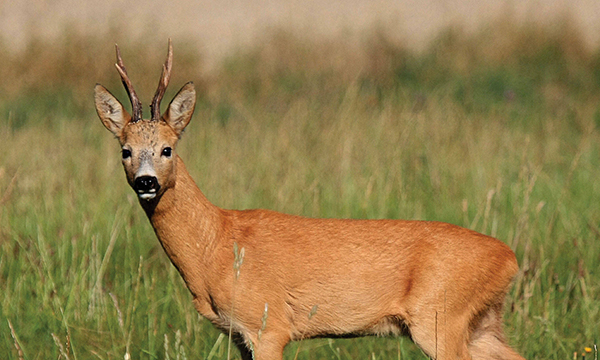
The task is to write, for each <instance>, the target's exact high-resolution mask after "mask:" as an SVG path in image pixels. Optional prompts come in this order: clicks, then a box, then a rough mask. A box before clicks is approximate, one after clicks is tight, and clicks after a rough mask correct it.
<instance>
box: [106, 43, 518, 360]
mask: <svg viewBox="0 0 600 360" xmlns="http://www.w3.org/2000/svg"><path fill="white" fill-rule="evenodd" d="M117 56H118V65H117V67H118V69H119V73H120V74H121V76H122V78H123V82H124V83H125V85H126V87H127V89H128V92H129V96H130V98H131V99H132V103H133V107H134V110H133V113H134V117H133V118H132V117H131V116H130V115H129V114H128V113H127V112H126V111H125V110H124V109H123V107H122V105H121V104H120V103H119V102H118V100H116V99H115V98H114V97H113V96H112V95H111V94H110V93H109V92H108V91H107V90H106V89H104V88H103V87H102V86H100V85H97V86H96V108H97V111H98V115H99V116H100V119H101V120H102V122H103V123H104V125H105V126H106V127H107V128H108V129H109V130H111V132H113V133H114V134H115V135H116V136H117V138H118V139H119V141H120V143H121V146H122V147H123V164H124V167H125V172H126V175H127V179H128V181H129V183H130V184H131V186H132V187H133V188H134V190H135V191H136V192H137V193H138V197H139V201H140V204H141V205H142V207H143V209H144V210H145V212H146V214H147V215H148V218H149V219H150V222H151V224H152V226H153V228H154V231H155V233H156V235H157V237H158V239H159V241H160V243H161V244H162V246H163V248H164V250H165V252H166V253H167V255H168V256H169V258H170V260H171V261H172V263H173V264H174V266H175V267H176V268H177V269H178V271H179V273H180V274H181V276H182V277H183V279H184V281H185V283H186V285H187V287H188V289H189V290H190V292H191V294H192V296H193V302H194V306H195V307H196V309H197V310H198V312H199V313H200V314H201V315H203V316H204V317H206V318H207V319H209V320H210V321H211V322H212V323H213V324H214V325H215V326H217V327H218V328H220V329H221V330H222V331H225V332H227V331H229V328H230V327H231V329H232V331H233V333H234V334H235V338H236V343H237V345H238V347H239V348H240V351H241V354H242V358H243V359H252V358H254V359H257V360H267V359H281V358H282V354H283V349H284V347H285V345H286V344H287V343H288V342H289V341H291V340H299V339H303V338H310V337H322V336H363V335H408V336H410V337H411V338H412V339H413V340H414V341H415V343H417V345H419V346H420V347H421V348H422V349H423V351H425V353H427V355H429V356H430V357H432V358H434V359H471V358H472V359H522V358H521V357H520V356H519V355H518V354H517V353H516V352H514V350H512V349H511V348H510V347H509V346H508V345H506V343H505V341H504V339H503V332H502V306H503V302H504V296H505V294H506V292H507V290H508V288H509V286H510V283H511V280H512V278H513V277H514V275H515V274H516V272H517V271H518V267H517V262H516V258H515V256H514V253H513V252H512V251H511V250H510V248H509V247H508V246H506V245H505V244H504V243H502V242H500V241H499V240H496V239H494V238H491V237H488V236H485V235H482V234H479V233H476V232H474V231H471V230H467V229H464V228H460V227H458V226H454V225H450V224H446V223H440V222H425V221H401V220H342V219H311V218H305V217H300V216H292V215H286V214H282V213H277V212H274V211H268V210H244V211H238V210H225V209H221V208H218V207H216V206H215V205H213V204H211V203H210V202H209V201H208V199H207V198H206V197H205V196H204V195H203V194H202V192H201V191H200V189H199V188H198V187H197V186H196V184H195V183H194V181H193V179H192V178H191V176H190V175H189V173H188V172H187V170H186V168H185V165H184V164H183V161H182V160H181V159H180V158H179V157H178V156H177V155H176V154H174V153H173V152H174V149H175V145H176V143H177V141H178V139H179V135H180V134H181V131H182V130H183V128H185V126H187V124H188V122H189V120H190V119H191V116H192V113H193V110H194V104H195V92H194V90H193V86H192V85H191V84H186V85H185V86H184V87H183V88H182V90H180V92H179V93H178V94H177V95H176V96H175V98H174V100H173V101H172V102H171V104H170V105H169V109H168V110H167V112H166V113H165V114H164V115H162V116H161V117H160V118H158V117H157V115H156V113H158V112H156V111H155V109H156V108H158V107H159V106H160V98H162V94H164V88H162V89H161V87H163V86H164V87H166V83H168V73H169V71H170V62H171V60H170V58H171V56H172V50H171V46H170V44H169V55H168V58H167V62H166V64H165V67H164V71H163V76H162V79H161V83H160V85H159V90H157V95H156V96H155V100H154V101H153V119H152V120H141V118H137V119H136V113H137V114H140V115H141V110H137V109H136V106H139V101H138V104H137V105H136V100H134V99H137V96H136V95H135V92H134V91H133V87H132V86H131V84H130V82H129V79H128V78H127V74H126V71H125V68H124V66H123V65H122V61H121V59H120V55H119V54H118V50H117ZM165 73H167V75H166V81H165ZM161 93H162V94H161ZM157 97H158V101H156V98H157ZM158 116H160V115H158ZM138 117H139V115H138ZM165 149H168V151H167V150H165ZM251 349H252V350H251Z"/></svg>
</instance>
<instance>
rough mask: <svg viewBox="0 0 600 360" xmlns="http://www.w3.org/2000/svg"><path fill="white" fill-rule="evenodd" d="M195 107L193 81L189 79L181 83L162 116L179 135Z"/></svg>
mask: <svg viewBox="0 0 600 360" xmlns="http://www.w3.org/2000/svg"><path fill="white" fill-rule="evenodd" d="M195 107H196V90H195V89H194V83H192V82H191V81H190V82H189V83H187V84H185V85H183V87H182V88H181V90H179V92H178V93H177V95H175V97H174V98H173V100H172V101H171V103H170V104H169V108H168V109H167V111H166V113H165V114H164V115H163V117H162V118H163V120H164V121H165V122H166V123H167V124H169V126H170V127H171V128H173V130H175V133H177V136H180V135H181V132H182V131H183V129H185V127H186V126H187V125H188V124H189V122H190V120H191V119H192V114H193V113H194V108H195Z"/></svg>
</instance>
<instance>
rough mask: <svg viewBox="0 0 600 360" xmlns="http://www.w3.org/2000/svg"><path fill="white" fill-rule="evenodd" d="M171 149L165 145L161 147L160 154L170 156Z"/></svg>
mask: <svg viewBox="0 0 600 360" xmlns="http://www.w3.org/2000/svg"><path fill="white" fill-rule="evenodd" d="M171 151H172V149H171V148H170V147H166V148H164V149H163V151H162V155H163V156H167V157H170V156H171Z"/></svg>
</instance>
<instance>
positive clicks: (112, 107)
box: [94, 84, 131, 137]
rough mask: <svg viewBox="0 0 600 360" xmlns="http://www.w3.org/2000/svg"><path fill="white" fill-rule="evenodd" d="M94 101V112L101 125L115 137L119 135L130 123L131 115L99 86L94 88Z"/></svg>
mask: <svg viewBox="0 0 600 360" xmlns="http://www.w3.org/2000/svg"><path fill="white" fill-rule="evenodd" d="M94 100H95V102H96V112H97V113H98V117H99V118H100V120H102V124H104V126H105V127H106V128H107V129H108V130H109V131H110V132H111V133H113V134H114V135H115V136H116V137H119V136H120V135H121V131H122V130H123V128H124V127H125V125H127V123H129V121H131V115H129V113H128V112H127V110H125V108H123V105H122V104H121V103H120V102H119V100H117V98H115V97H114V96H113V94H111V93H110V92H109V91H108V90H106V88H105V87H104V86H102V85H100V84H96V87H95V88H94Z"/></svg>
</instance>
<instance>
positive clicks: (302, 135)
mask: <svg viewBox="0 0 600 360" xmlns="http://www.w3.org/2000/svg"><path fill="white" fill-rule="evenodd" d="M504 20H506V19H503V20H502V21H498V22H497V23H492V24H490V25H489V26H487V27H484V28H481V29H480V30H479V31H477V32H475V33H470V34H468V33H465V32H463V31H461V30H460V27H453V28H449V29H447V30H444V31H442V32H440V34H439V36H437V37H436V39H435V40H433V41H432V42H431V43H430V44H428V45H427V46H425V47H424V49H423V50H422V51H415V50H412V49H409V48H407V47H405V46H403V44H402V42H401V41H399V40H393V39H395V38H396V37H395V36H391V35H393V34H390V33H389V32H387V31H386V30H385V29H374V30H373V31H372V32H370V33H368V34H364V36H363V37H362V38H361V39H360V40H359V41H348V40H346V39H344V38H331V39H314V38H307V37H303V36H302V35H300V34H298V33H295V32H293V31H286V30H285V29H284V30H282V29H274V30H269V31H266V32H265V35H264V38H262V39H258V40H257V42H256V44H255V45H253V46H251V47H247V48H240V49H239V50H238V51H236V52H234V53H233V54H232V55H230V56H229V57H227V58H226V59H224V60H223V61H222V62H221V63H220V65H219V66H218V67H217V69H215V70H214V71H212V72H210V73H206V72H204V71H203V70H202V69H203V66H202V63H203V58H202V54H201V51H200V46H198V44H196V43H194V42H192V41H189V40H185V39H173V40H174V49H175V61H174V67H173V77H172V79H171V87H170V89H169V90H168V91H167V94H166V96H165V99H170V98H171V97H172V96H173V95H174V93H175V91H177V89H179V87H180V86H181V85H183V83H184V82H186V81H189V80H193V81H194V82H195V84H196V87H197V89H198V90H199V95H198V105H197V107H196V113H195V116H194V118H193V119H192V121H191V123H190V126H188V128H187V129H186V132H185V133H184V135H183V138H182V140H181V142H180V143H179V148H178V149H177V150H178V152H179V154H180V156H181V157H182V158H183V159H184V161H185V163H186V165H187V168H188V170H189V171H190V173H191V175H192V176H193V177H194V179H195V180H196V182H197V184H198V186H199V187H200V189H202V191H203V192H204V193H205V194H206V195H207V197H208V198H209V199H210V200H211V201H212V202H213V203H215V204H216V205H218V206H221V207H224V208H236V209H247V208H268V209H272V210H277V211H282V212H287V213H291V214H298V215H304V216H311V217H343V218H370V219H377V218H392V219H424V220H437V221H445V222H450V223H453V224H457V225H460V226H464V227H467V228H471V229H474V230H476V231H479V232H482V233H485V234H488V235H491V236H494V237H497V238H499V239H501V240H502V241H504V242H506V243H507V244H508V245H509V246H511V247H512V249H513V250H514V251H515V252H516V254H517V258H518V261H519V264H520V268H521V271H520V273H519V274H518V276H517V278H516V279H515V281H514V285H513V287H512V288H511V291H510V292H509V294H508V296H507V302H506V314H505V325H506V332H507V336H508V338H509V343H510V344H511V345H512V346H514V347H515V348H516V349H518V351H519V352H520V353H521V354H522V355H523V356H525V357H526V358H527V359H571V358H573V352H575V351H577V352H578V353H579V354H581V351H582V350H583V349H584V347H586V346H588V347H589V346H592V344H594V343H596V344H597V343H598V342H599V338H600V270H599V268H600V266H599V265H600V206H598V204H600V181H599V180H598V179H600V151H599V150H600V96H599V95H600V52H599V51H598V49H590V48H588V47H587V46H586V45H585V44H584V42H583V40H582V36H581V35H580V34H579V32H578V29H577V27H576V26H575V25H574V24H572V23H571V22H569V21H568V19H565V20H564V21H563V22H561V23H560V24H558V25H556V24H555V26H553V27H550V26H548V27H544V26H535V25H532V24H515V23H512V22H510V21H504ZM122 36H123V35H122V34H121V33H120V32H119V31H118V27H116V28H115V29H114V30H112V31H111V32H109V34H108V36H102V37H90V36H87V35H83V34H80V33H78V32H77V31H76V30H74V29H65V35H64V36H63V37H61V38H60V39H58V40H55V41H41V40H38V41H35V40H34V41H32V42H31V44H30V45H29V46H28V47H27V48H26V49H25V50H24V51H23V52H21V53H12V52H11V51H10V49H7V48H6V47H5V46H3V45H2V43H1V42H0V62H1V63H2V64H3V66H2V67H0V78H1V79H2V82H0V291H1V295H0V335H1V336H0V357H1V358H3V359H63V360H65V359H123V358H125V359H178V360H179V359H227V347H228V342H227V339H226V338H224V337H223V336H220V335H219V332H218V331H217V330H216V329H214V328H213V327H212V325H211V324H210V323H209V322H208V321H206V320H204V319H202V318H201V317H200V316H199V315H198V314H197V313H196V311H195V310H194V308H193V306H192V302H191V296H190V295H189V293H188V291H187V289H186V288H185V285H184V283H183V281H182V280H181V279H180V277H179V274H178V273H177V271H176V270H175V268H174V267H173V266H172V265H171V264H170V262H169V260H168V258H167V257H166V255H165V254H164V251H163V249H162V248H161V246H160V244H159V243H158V241H157V239H156V237H155V235H154V233H153V231H152V229H151V227H150V225H149V223H148V220H147V219H146V216H145V214H144V213H143V211H142V209H141V207H140V206H139V204H138V203H137V198H136V197H135V194H134V193H133V191H132V190H131V189H130V188H129V187H128V185H127V183H126V180H125V177H124V173H123V170H122V166H121V164H120V149H119V146H118V143H117V142H116V140H114V139H113V137H112V135H111V134H110V133H109V132H107V131H106V130H105V129H104V127H103V126H102V124H101V123H100V121H99V120H98V118H97V116H96V114H95V110H94V107H93V86H94V84H95V83H97V82H99V83H102V84H103V85H105V86H107V87H108V88H109V89H110V90H111V91H112V92H113V93H114V94H115V95H116V96H117V97H119V98H120V99H121V101H122V102H123V103H125V104H128V103H127V97H126V95H125V91H124V90H123V89H122V85H121V84H120V81H119V77H118V74H117V72H116V70H115V68H114V66H113V64H114V48H113V46H114V43H115V42H119V45H120V46H121V49H122V51H123V57H124V59H125V63H126V64H127V67H128V71H129V74H130V77H131V78H132V80H133V82H134V85H135V87H136V89H137V91H138V94H139V95H140V97H141V99H142V102H143V104H144V108H145V110H144V111H147V110H148V107H147V105H148V103H149V102H148V101H149V99H150V98H151V96H152V94H153V92H154V90H155V87H156V82H157V80H158V77H159V74H160V65H161V64H162V62H163V61H164V52H165V49H166V44H167V40H166V39H152V37H151V36H150V35H149V36H148V37H147V38H148V39H152V42H149V41H144V40H140V39H137V40H135V39H134V40H132V39H124V38H123V37H122ZM159 40H160V41H159ZM163 40H164V41H163ZM148 114H149V112H146V116H148ZM340 256H343V254H340ZM232 271H233V269H232ZM241 271H243V269H241ZM233 354H234V355H233V356H232V358H235V357H236V356H237V352H235V351H234V352H233ZM285 356H286V359H296V358H297V359H425V358H426V357H425V355H423V354H422V353H421V352H420V351H419V350H418V349H417V348H416V347H415V346H414V345H413V344H412V343H411V342H410V340H409V339H403V338H361V339H335V340H329V339H317V340H305V341H302V342H295V343H292V344H290V345H289V346H288V347H287V349H286V353H285ZM591 356H593V354H588V358H590V357H591Z"/></svg>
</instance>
